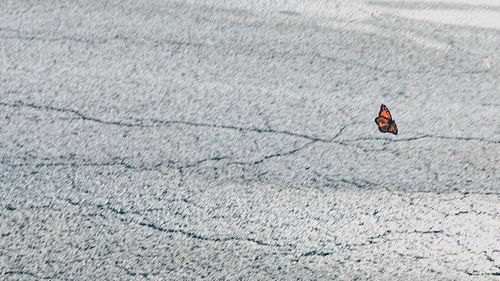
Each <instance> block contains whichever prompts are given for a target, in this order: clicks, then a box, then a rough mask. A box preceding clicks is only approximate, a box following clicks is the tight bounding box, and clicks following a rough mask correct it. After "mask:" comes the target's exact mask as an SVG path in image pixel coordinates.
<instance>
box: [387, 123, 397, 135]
mask: <svg viewBox="0 0 500 281" xmlns="http://www.w3.org/2000/svg"><path fill="white" fill-rule="evenodd" d="M387 132H388V133H392V134H395V135H397V134H398V126H396V122H392V123H391V124H390V125H389V128H387Z"/></svg>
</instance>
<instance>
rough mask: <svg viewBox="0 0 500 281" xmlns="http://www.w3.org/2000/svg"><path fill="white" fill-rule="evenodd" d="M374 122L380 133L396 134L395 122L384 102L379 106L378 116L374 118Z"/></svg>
mask: <svg viewBox="0 0 500 281" xmlns="http://www.w3.org/2000/svg"><path fill="white" fill-rule="evenodd" d="M375 123H376V124H377V126H378V130H379V131H380V132H382V133H391V134H394V135H397V134H398V127H397V126H396V122H395V121H394V120H393V119H392V115H391V112H390V111H389V109H388V108H387V106H385V105H384V104H382V105H381V106H380V111H379V113H378V117H377V118H375Z"/></svg>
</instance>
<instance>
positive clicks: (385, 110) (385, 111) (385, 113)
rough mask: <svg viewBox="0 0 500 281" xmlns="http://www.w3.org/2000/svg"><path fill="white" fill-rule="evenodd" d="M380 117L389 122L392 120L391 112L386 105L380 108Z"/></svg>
mask: <svg viewBox="0 0 500 281" xmlns="http://www.w3.org/2000/svg"><path fill="white" fill-rule="evenodd" d="M378 116H380V117H385V118H387V119H389V120H391V119H392V115H391V112H390V111H389V109H388V108H387V106H385V104H382V105H381V106H380V111H379V113H378Z"/></svg>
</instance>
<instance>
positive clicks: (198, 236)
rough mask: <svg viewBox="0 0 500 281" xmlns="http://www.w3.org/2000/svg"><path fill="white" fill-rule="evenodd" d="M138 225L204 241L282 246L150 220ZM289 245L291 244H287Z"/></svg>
mask: <svg viewBox="0 0 500 281" xmlns="http://www.w3.org/2000/svg"><path fill="white" fill-rule="evenodd" d="M138 224H139V225H141V226H145V227H148V228H150V229H153V230H155V231H160V232H165V233H173V234H182V235H185V236H187V237H189V238H193V239H199V240H204V241H213V242H226V241H239V242H250V243H254V244H257V245H260V246H273V247H282V246H283V245H281V244H273V243H268V242H265V241H262V240H259V239H255V238H242V237H237V236H221V237H217V236H204V235H201V234H198V233H195V232H192V231H186V230H182V229H176V228H168V227H162V226H159V225H156V224H155V223H151V222H138ZM288 246H291V245H288Z"/></svg>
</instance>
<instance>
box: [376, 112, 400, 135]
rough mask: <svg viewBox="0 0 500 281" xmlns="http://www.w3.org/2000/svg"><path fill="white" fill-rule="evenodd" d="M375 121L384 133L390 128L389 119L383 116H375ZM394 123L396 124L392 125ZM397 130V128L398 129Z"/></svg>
mask: <svg viewBox="0 0 500 281" xmlns="http://www.w3.org/2000/svg"><path fill="white" fill-rule="evenodd" d="M375 123H376V124H377V126H378V130H379V131H381V132H382V133H387V132H388V130H389V127H390V126H389V119H387V118H385V117H383V116H379V117H377V118H375ZM392 125H394V126H396V124H395V123H392V124H391V126H392ZM396 131H397V129H396Z"/></svg>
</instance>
